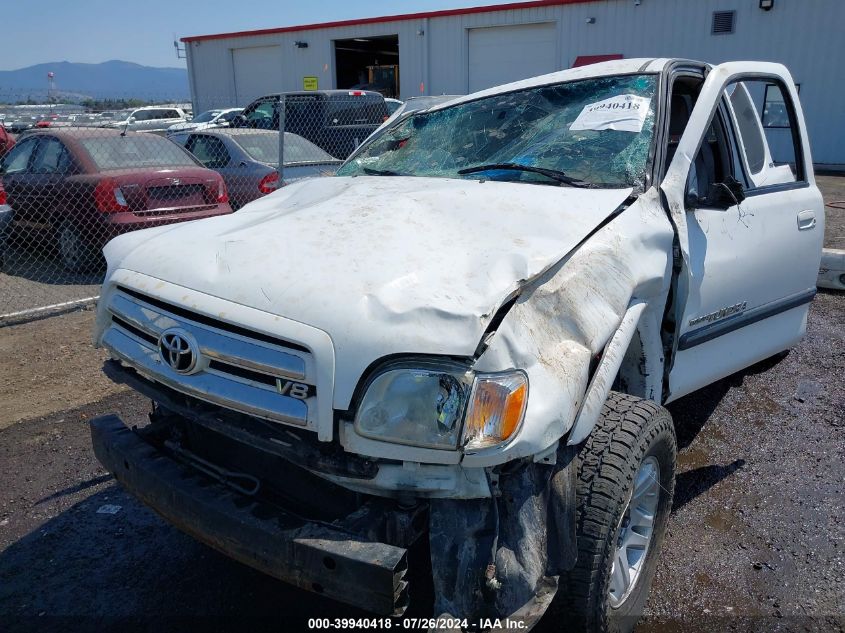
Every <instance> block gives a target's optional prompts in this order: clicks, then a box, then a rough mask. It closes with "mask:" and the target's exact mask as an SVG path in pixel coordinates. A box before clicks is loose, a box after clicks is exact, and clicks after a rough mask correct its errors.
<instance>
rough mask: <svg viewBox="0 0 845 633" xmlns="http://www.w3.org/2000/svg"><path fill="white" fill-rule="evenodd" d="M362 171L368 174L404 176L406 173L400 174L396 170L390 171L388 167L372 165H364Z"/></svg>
mask: <svg viewBox="0 0 845 633" xmlns="http://www.w3.org/2000/svg"><path fill="white" fill-rule="evenodd" d="M364 173H365V174H367V175H368V176H406V175H407V174H400V173H399V172H398V171H391V170H389V169H373V168H372V167H364Z"/></svg>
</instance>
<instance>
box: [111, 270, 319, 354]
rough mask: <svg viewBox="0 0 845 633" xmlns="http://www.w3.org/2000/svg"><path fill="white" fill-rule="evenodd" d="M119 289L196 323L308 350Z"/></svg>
mask: <svg viewBox="0 0 845 633" xmlns="http://www.w3.org/2000/svg"><path fill="white" fill-rule="evenodd" d="M117 289H118V290H119V291H120V292H122V293H124V294H127V295H129V296H130V297H134V298H135V299H138V300H140V301H143V302H144V303H148V304H150V305H152V306H155V307H157V308H161V309H162V310H166V311H167V312H170V313H171V314H175V315H177V316H181V317H185V318H186V319H190V320H191V321H195V322H196V323H201V324H203V325H209V326H211V327H214V328H217V329H219V330H224V331H226V332H231V333H232V334H237V335H238V336H247V337H249V338H254V339H255V340H257V341H262V342H264V343H270V344H271V345H278V346H280V347H287V348H290V349H294V350H298V351H300V352H308V351H309V350H308V348H307V347H305V346H304V345H298V344H297V343H294V342H293V341H286V340H284V339H282V338H278V337H275V336H269V335H268V334H264V333H262V332H255V331H253V330H249V329H247V328H245V327H241V326H240V325H235V324H234V323H228V322H226V321H221V320H220V319H215V318H213V317H209V316H206V315H204V314H199V313H197V312H193V311H192V310H187V309H185V308H183V307H181V306H177V305H174V304H172V303H168V302H167V301H162V300H161V299H156V298H155V297H150V296H147V295H145V294H143V293H141V292H137V291H136V290H132V289H131V288H126V287H125V286H118V287H117Z"/></svg>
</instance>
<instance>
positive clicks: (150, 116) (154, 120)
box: [102, 106, 188, 132]
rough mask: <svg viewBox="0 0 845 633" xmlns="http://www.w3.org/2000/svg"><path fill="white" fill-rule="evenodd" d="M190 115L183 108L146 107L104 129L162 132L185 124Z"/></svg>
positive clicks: (110, 123)
mask: <svg viewBox="0 0 845 633" xmlns="http://www.w3.org/2000/svg"><path fill="white" fill-rule="evenodd" d="M187 120H188V115H187V114H186V113H185V111H184V110H182V109H181V108H172V107H170V106H145V107H143V108H137V109H136V110H132V111H131V112H129V113H128V116H126V118H124V119H112V120H110V121H106V122H105V123H103V124H102V125H103V127H114V128H120V129H121V130H131V131H134V132H151V131H162V130H166V129H167V128H169V127H170V126H171V125H175V124H177V123H184V122H186V121H187Z"/></svg>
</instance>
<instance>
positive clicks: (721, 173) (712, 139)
mask: <svg viewBox="0 0 845 633" xmlns="http://www.w3.org/2000/svg"><path fill="white" fill-rule="evenodd" d="M725 117H726V110H725V107H724V103H723V104H722V105H721V106H720V107H719V108H718V109H717V110H716V113H715V114H714V115H713V120H712V121H711V122H710V125H709V126H708V128H707V132H706V133H705V134H704V138H703V139H702V141H701V146H700V147H699V149H698V154H696V156H695V160H694V161H693V163H692V165H691V166H690V173H689V180H688V183H687V192H688V195H689V194H692V195H693V196H695V198H697V199H698V201H699V202H698V203H697V206H698V205H700V206H705V207H706V206H709V205H711V204H716V200H715V198H716V197H717V196H719V195H720V193H721V191H722V190H723V189H724V185H725V184H728V183H731V182H732V181H733V180H735V179H736V164H735V156H736V152H735V150H734V147H733V144H732V143H731V139H730V137H729V135H728V130H727V127H726V124H725Z"/></svg>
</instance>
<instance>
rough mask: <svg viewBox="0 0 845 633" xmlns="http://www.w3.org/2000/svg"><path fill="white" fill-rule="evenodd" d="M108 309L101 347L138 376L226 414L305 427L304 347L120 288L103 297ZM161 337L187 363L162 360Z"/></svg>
mask: <svg viewBox="0 0 845 633" xmlns="http://www.w3.org/2000/svg"><path fill="white" fill-rule="evenodd" d="M108 310H109V312H110V314H111V325H110V326H109V328H108V329H107V330H106V331H105V333H104V335H103V339H102V342H103V345H104V346H105V347H107V348H108V349H109V350H110V351H111V352H112V355H113V356H115V357H116V358H118V359H120V360H121V361H123V362H124V363H126V364H128V365H130V366H132V367H134V368H135V369H137V370H138V371H139V372H140V373H141V374H143V375H145V376H146V377H148V378H150V379H152V380H155V381H156V382H159V383H161V384H163V385H165V386H167V387H170V388H171V389H174V390H176V391H179V392H181V393H184V394H187V395H190V396H193V397H195V398H198V399H200V400H205V401H206V402H211V403H213V404H216V405H219V406H222V407H225V408H228V409H231V410H233V411H238V412H241V413H246V414H249V415H254V416H256V417H260V418H264V419H267V420H272V421H274V422H282V423H285V424H293V425H296V426H305V427H309V426H312V424H313V422H314V415H313V411H312V409H313V408H314V405H316V402H315V401H316V395H317V388H316V369H315V367H314V358H313V355H312V354H311V352H310V351H309V350H308V348H307V347H305V346H303V345H300V344H298V343H295V342H292V341H287V340H282V339H279V338H276V337H272V336H268V335H266V334H263V333H260V332H254V331H252V330H248V329H246V328H243V327H241V326H237V325H234V324H231V323H226V322H224V321H221V320H219V319H215V318H213V317H208V316H206V315H203V314H199V313H197V312H193V311H191V310H188V309H186V308H183V307H180V306H176V305H173V304H171V303H168V302H165V301H161V300H160V299H156V298H154V297H149V296H147V295H144V294H142V293H139V292H137V291H135V290H132V289H129V288H124V287H119V288H118V290H117V291H116V292H115V293H113V294H112V295H111V296H110V297H109V300H108ZM168 331H169V332H170V333H171V334H172V333H174V332H175V333H176V334H178V336H179V337H181V338H182V339H183V340H184V341H186V342H187V341H189V342H190V343H189V347H190V351H189V353H190V354H192V355H193V356H194V361H195V362H194V363H180V362H175V363H174V362H173V360H172V358H171V357H169V356H168V351H167V350H168V348H167V340H168V336H162V335H163V334H164V333H165V332H168ZM186 344H188V343H186ZM170 363H173V364H172V365H171V364H170ZM180 370H181V371H180Z"/></svg>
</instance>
